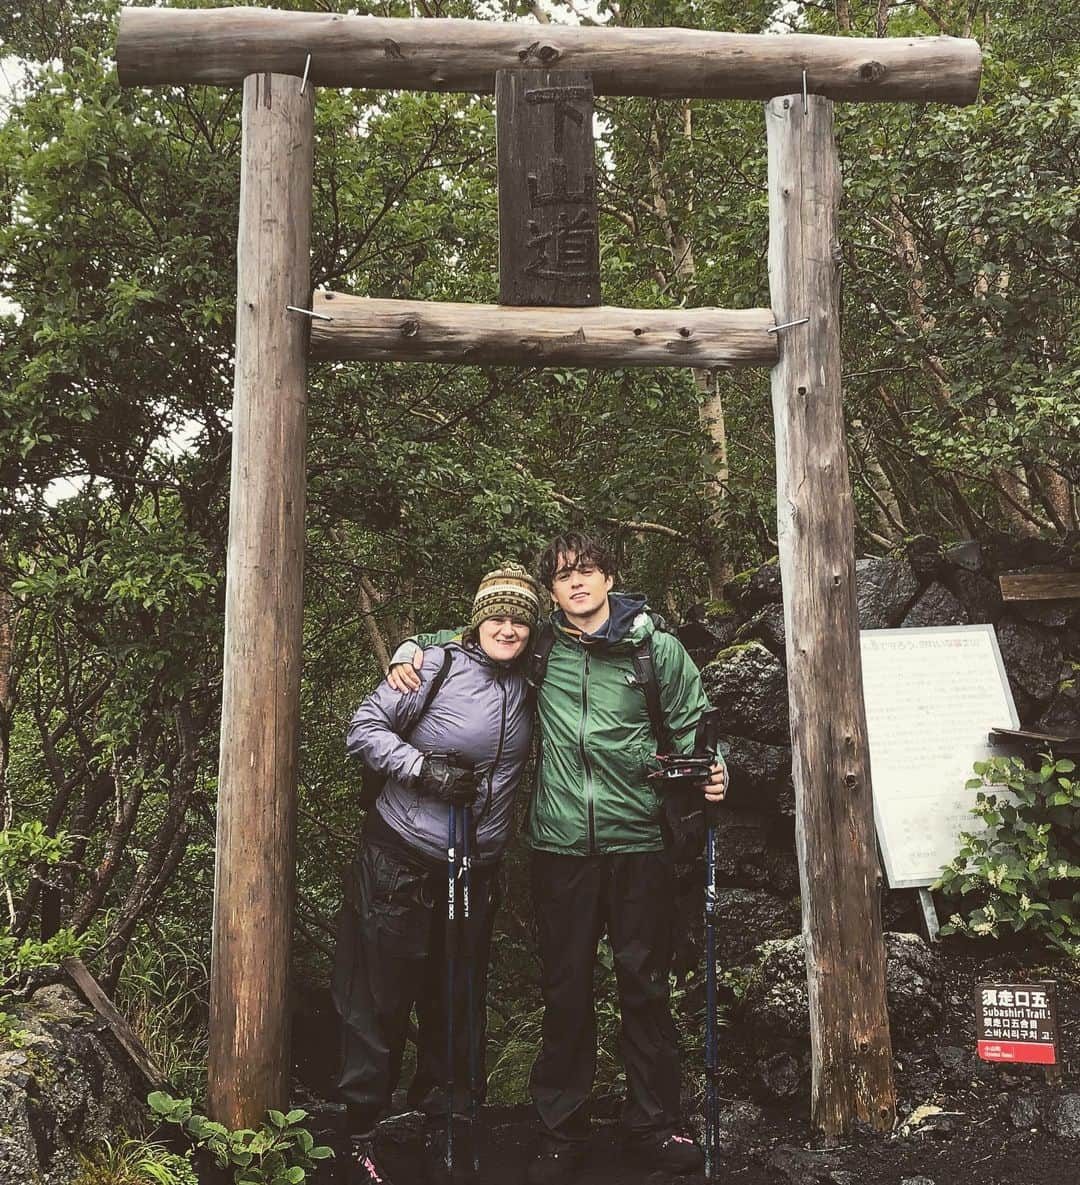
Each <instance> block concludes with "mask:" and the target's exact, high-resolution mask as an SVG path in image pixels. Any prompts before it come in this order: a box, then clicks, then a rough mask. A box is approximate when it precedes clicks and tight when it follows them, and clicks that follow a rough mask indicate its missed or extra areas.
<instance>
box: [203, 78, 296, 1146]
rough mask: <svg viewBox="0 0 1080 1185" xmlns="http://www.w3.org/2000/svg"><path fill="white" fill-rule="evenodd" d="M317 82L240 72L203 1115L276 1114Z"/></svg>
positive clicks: (280, 1093) (291, 820)
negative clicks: (292, 308) (232, 381)
mask: <svg viewBox="0 0 1080 1185" xmlns="http://www.w3.org/2000/svg"><path fill="white" fill-rule="evenodd" d="M313 146H314V88H313V87H312V86H311V85H310V84H309V85H308V86H307V87H306V88H305V93H304V94H301V93H300V81H299V80H298V79H296V78H294V77H292V76H290V75H283V74H258V75H253V76H251V77H248V78H246V79H245V80H244V106H243V148H242V156H241V165H240V229H239V234H238V240H237V292H236V385H235V392H234V402H233V448H232V482H231V487H230V493H229V546H228V560H227V566H226V579H227V584H226V593H225V659H224V680H223V690H222V709H221V756H220V765H219V785H218V819H217V864H216V872H215V892H214V938H213V961H212V970H211V981H210V1051H209V1083H208V1103H209V1109H210V1114H211V1116H213V1118H215V1119H217V1120H218V1121H219V1122H221V1123H224V1124H226V1125H227V1126H228V1127H231V1128H237V1127H257V1126H258V1125H259V1122H260V1121H261V1119H262V1118H263V1115H264V1113H265V1111H266V1109H267V1108H268V1107H277V1108H285V1107H286V1105H287V1102H288V1097H287V1096H288V1071H289V1012H288V985H289V954H290V940H291V931H292V918H293V900H294V884H295V857H294V847H295V831H296V783H297V752H298V736H299V719H298V718H299V706H300V661H301V641H302V613H303V563H304V496H305V475H304V456H305V426H306V425H305V421H306V401H307V390H306V382H307V376H306V353H307V341H308V321H307V319H306V318H304V317H303V316H300V315H297V314H295V313H290V312H287V311H286V307H285V306H286V305H296V306H299V307H302V308H307V307H309V306H308V300H309V298H310V261H309V253H310V240H311V187H312V154H313Z"/></svg>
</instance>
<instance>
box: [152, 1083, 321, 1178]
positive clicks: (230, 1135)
mask: <svg viewBox="0 0 1080 1185" xmlns="http://www.w3.org/2000/svg"><path fill="white" fill-rule="evenodd" d="M146 1101H147V1102H148V1103H149V1105H150V1109H151V1111H153V1112H154V1114H155V1115H156V1116H157V1117H158V1119H159V1120H161V1121H162V1122H164V1123H172V1124H175V1125H176V1126H177V1127H179V1128H181V1129H182V1130H183V1131H184V1132H186V1133H187V1135H188V1136H189V1138H190V1139H191V1140H192V1141H193V1143H194V1144H195V1147H196V1148H205V1149H206V1150H207V1152H209V1153H210V1155H211V1156H212V1157H213V1158H214V1161H215V1163H216V1164H217V1166H218V1168H221V1169H231V1170H232V1174H233V1181H234V1182H235V1185H303V1182H304V1181H306V1180H307V1175H308V1173H309V1172H310V1171H311V1170H312V1169H314V1167H315V1162H316V1161H317V1160H326V1159H327V1157H330V1156H333V1155H334V1153H333V1150H332V1149H331V1148H327V1147H326V1146H325V1145H322V1144H316V1143H315V1140H314V1138H313V1137H312V1135H311V1132H309V1131H308V1130H307V1129H306V1128H303V1127H301V1126H300V1123H301V1121H302V1120H304V1119H306V1118H307V1112H306V1111H301V1110H296V1111H290V1112H289V1113H288V1114H287V1115H285V1114H283V1113H282V1112H281V1111H267V1113H266V1118H265V1119H264V1120H263V1122H262V1125H261V1126H260V1127H259V1128H258V1129H257V1130H256V1129H253V1128H240V1129H239V1130H237V1131H229V1129H228V1128H227V1127H225V1126H224V1124H221V1123H215V1122H214V1121H213V1120H212V1119H207V1117H206V1116H205V1115H197V1114H194V1113H193V1112H192V1107H191V1099H174V1098H173V1097H172V1095H170V1094H166V1093H165V1092H164V1091H160V1090H156V1091H154V1092H153V1094H151V1095H150V1096H149V1098H148V1099H147V1100H146Z"/></svg>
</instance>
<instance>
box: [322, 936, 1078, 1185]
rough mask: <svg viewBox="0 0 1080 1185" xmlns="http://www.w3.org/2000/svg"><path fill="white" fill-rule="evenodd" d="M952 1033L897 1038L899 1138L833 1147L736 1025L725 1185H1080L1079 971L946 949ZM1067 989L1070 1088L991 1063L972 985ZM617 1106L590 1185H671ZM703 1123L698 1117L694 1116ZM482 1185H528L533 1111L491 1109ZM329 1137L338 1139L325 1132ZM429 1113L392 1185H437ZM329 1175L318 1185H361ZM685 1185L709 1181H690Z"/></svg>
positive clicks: (860, 1139)
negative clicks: (764, 1080)
mask: <svg viewBox="0 0 1080 1185" xmlns="http://www.w3.org/2000/svg"><path fill="white" fill-rule="evenodd" d="M940 957H941V960H942V965H943V969H944V979H945V989H944V990H945V1004H946V1007H945V1012H944V1019H943V1021H942V1024H941V1025H940V1026H939V1028H938V1030H937V1031H936V1032H934V1033H933V1034H931V1036H929V1037H921V1038H918V1039H917V1040H914V1041H908V1040H907V1038H906V1035H905V1034H904V1033H903V1032H901V1031H895V1027H894V1033H893V1044H894V1053H895V1057H896V1084H897V1096H898V1116H899V1118H898V1121H897V1127H896V1129H895V1130H894V1131H892V1132H890V1133H887V1134H880V1133H874V1132H869V1131H857V1132H855V1133H854V1134H853V1135H851V1136H849V1137H847V1138H845V1139H843V1141H842V1142H840V1143H839V1144H838V1145H837V1146H835V1147H828V1146H826V1145H825V1143H824V1142H823V1141H822V1140H820V1139H818V1138H816V1137H815V1135H814V1133H813V1132H812V1130H811V1128H810V1123H809V1100H808V1098H807V1097H806V1095H805V1091H803V1092H800V1094H798V1095H797V1096H795V1097H794V1098H792V1099H790V1100H788V1101H785V1102H784V1103H783V1104H780V1103H776V1102H775V1101H773V1102H769V1101H768V1100H766V1099H764V1098H763V1097H761V1095H760V1094H758V1095H757V1096H756V1097H755V1090H754V1088H753V1085H752V1079H753V1077H754V1075H753V1074H752V1073H751V1065H750V1062H749V1061H748V1060H747V1057H748V1055H747V1052H746V1051H745V1050H742V1049H740V1048H739V1045H738V1041H737V1037H736V1033H737V1028H734V1029H731V1030H725V1035H726V1046H727V1053H728V1065H727V1072H726V1073H725V1076H724V1083H725V1086H724V1090H725V1095H726V1097H725V1098H724V1101H723V1103H722V1114H721V1123H722V1126H723V1128H724V1130H725V1133H726V1135H725V1140H724V1147H723V1149H722V1153H721V1162H720V1172H719V1175H718V1180H720V1181H724V1182H732V1183H733V1185H785V1183H786V1182H788V1183H791V1185H931V1183H932V1185H965V1183H967V1182H972V1183H973V1185H974V1183H976V1182H977V1183H978V1185H1029V1183H1032V1185H1033V1183H1039V1185H1078V1183H1080V1072H1078V1071H1080V1059H1078V1058H1077V1050H1078V1049H1080V1007H1078V1005H1080V969H1076V970H1074V969H1073V968H1072V967H1071V966H1070V965H1069V964H1066V963H1061V962H1059V963H1056V964H1049V963H1048V962H1047V959H1046V956H1045V955H1039V954H1031V953H1028V954H1023V953H1020V954H1004V953H1000V952H999V954H998V955H997V956H995V957H994V958H991V959H987V958H985V957H984V956H982V955H980V956H979V957H975V955H974V954H973V953H972V952H971V950H970V949H964V948H958V949H953V950H950V949H949V948H948V947H945V948H944V949H943V950H942V951H941V953H940ZM1041 979H1054V980H1055V981H1056V983H1057V985H1058V986H1057V995H1058V1018H1059V1029H1060V1051H1061V1052H1060V1057H1061V1062H1062V1069H1063V1081H1062V1083H1061V1085H1060V1086H1050V1085H1048V1084H1047V1082H1046V1074H1045V1071H1044V1069H1043V1068H1042V1067H1029V1066H1006V1065H1000V1064H990V1063H986V1062H982V1061H980V1060H979V1058H978V1057H977V1056H976V1054H975V1022H974V1004H973V999H974V986H975V984H976V983H977V982H979V981H982V980H998V981H1009V982H1011V981H1015V982H1027V981H1029V980H1041ZM616 1112H617V1100H610V1099H609V1100H600V1101H599V1102H598V1104H597V1107H596V1115H595V1117H594V1132H593V1137H592V1139H591V1141H590V1145H589V1151H588V1160H587V1163H586V1166H585V1169H584V1171H583V1173H582V1175H581V1176H580V1178H579V1185H616V1183H617V1185H659V1180H660V1179H661V1178H657V1176H656V1175H655V1174H650V1173H649V1172H647V1171H645V1170H644V1169H643V1168H642V1167H641V1166H640V1165H638V1164H636V1163H634V1161H633V1159H632V1158H631V1157H629V1156H627V1155H624V1153H623V1151H622V1148H621V1146H620V1138H619V1130H618V1123H617V1120H616V1118H615V1115H616ZM691 1120H693V1117H691ZM481 1129H482V1131H481V1134H480V1150H481V1151H480V1160H481V1169H480V1173H479V1175H478V1176H475V1177H471V1178H466V1179H469V1180H472V1181H474V1182H475V1185H517V1182H519V1181H521V1180H522V1179H523V1174H524V1167H525V1164H526V1163H527V1161H528V1159H529V1157H530V1156H531V1155H532V1153H533V1151H534V1149H535V1146H536V1137H535V1131H534V1128H533V1124H532V1119H531V1115H530V1113H529V1109H528V1108H527V1107H485V1108H484V1109H483V1112H482V1116H481ZM326 1134H327V1135H329V1132H327V1133H326ZM423 1138H424V1136H423V1123H422V1121H421V1120H420V1118H419V1117H418V1116H412V1117H402V1118H399V1119H396V1120H390V1121H388V1122H387V1123H385V1124H384V1125H383V1127H382V1128H381V1129H380V1136H379V1144H380V1148H381V1151H382V1152H383V1154H384V1158H385V1164H386V1167H387V1169H388V1171H389V1173H390V1179H391V1182H392V1185H429V1183H431V1182H434V1181H435V1180H438V1176H437V1174H434V1175H433V1174H432V1173H431V1172H430V1170H429V1167H428V1166H429V1161H430V1154H429V1153H427V1152H426V1151H425V1149H424V1145H423ZM343 1168H344V1165H343V1164H341V1163H340V1162H339V1164H338V1165H335V1166H332V1167H328V1169H327V1171H326V1172H325V1173H322V1174H320V1177H319V1180H318V1185H349V1183H348V1181H347V1177H346V1176H345V1175H343V1174H342V1172H341V1170H342V1169H343ZM682 1180H683V1181H684V1182H686V1185H698V1183H697V1181H695V1180H694V1179H693V1178H683V1179H682Z"/></svg>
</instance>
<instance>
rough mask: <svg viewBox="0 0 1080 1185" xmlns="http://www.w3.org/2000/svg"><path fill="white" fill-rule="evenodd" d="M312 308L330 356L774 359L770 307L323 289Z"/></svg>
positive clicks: (606, 361) (650, 362)
mask: <svg viewBox="0 0 1080 1185" xmlns="http://www.w3.org/2000/svg"><path fill="white" fill-rule="evenodd" d="M313 308H314V309H315V311H316V312H317V313H318V314H319V317H318V318H317V319H316V320H315V321H314V322H313V323H312V326H311V353H312V357H313V358H318V359H322V360H325V361H336V362H342V361H347V360H352V361H358V360H366V361H372V362H451V363H457V364H459V365H460V364H461V363H468V364H471V365H476V366H481V365H483V366H498V365H507V366H513V365H517V366H594V367H610V366H694V367H700V368H702V369H713V368H715V367H735V366H772V365H773V363H774V362H775V361H776V335H775V334H772V333H770V332H769V330H770V329H771V328H772V325H773V317H772V313H771V312H770V311H769V310H768V309H619V308H613V307H610V306H602V307H600V308H582V309H561V308H558V309H557V308H513V307H512V306H509V305H488V304H451V303H449V302H442V301H425V300H381V299H373V298H371V297H366V296H348V295H344V294H342V293H339V292H316V293H315V297H314V304H313ZM324 317H326V318H329V319H328V320H323V319H322V318H324Z"/></svg>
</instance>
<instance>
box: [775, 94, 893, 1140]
mask: <svg viewBox="0 0 1080 1185" xmlns="http://www.w3.org/2000/svg"><path fill="white" fill-rule="evenodd" d="M765 120H766V124H767V131H768V141H769V285H770V289H771V294H772V303H773V312H774V314H775V315H776V321H777V324H778V325H781V324H791V328H790V329H786V330H781V331H780V333H779V334H778V336H779V337H780V361H779V362H778V363H777V365H776V367H775V368H774V370H773V372H772V396H773V414H774V418H775V421H776V481H777V495H776V501H777V522H778V528H779V534H778V542H779V550H780V573H781V578H782V580H783V587H784V619H785V627H786V635H787V668H788V694H789V697H790V701H791V742H792V773H793V777H794V781H795V802H796V813H795V835H796V845H797V848H798V853H799V877H800V882H801V887H802V909H803V936H804V938H805V941H806V970H807V982H808V985H809V996H810V1038H811V1046H812V1058H813V1084H812V1098H811V1113H812V1119H813V1121H814V1123H815V1125H816V1126H817V1127H818V1128H820V1129H821V1130H822V1131H823V1132H824V1133H825V1134H826V1135H827V1136H837V1135H840V1134H842V1133H844V1132H846V1131H848V1130H849V1129H850V1128H851V1125H852V1124H853V1122H854V1121H855V1120H857V1119H858V1120H861V1121H863V1122H864V1123H869V1124H870V1125H871V1126H873V1127H875V1128H878V1129H880V1130H889V1129H890V1128H891V1127H892V1125H893V1121H894V1118H895V1114H896V1093H895V1088H894V1085H893V1073H892V1052H891V1044H890V1038H889V1017H888V1012H887V1010H886V1004H885V948H884V944H883V940H882V933H881V918H880V913H879V908H878V896H877V856H876V848H875V839H874V819H873V803H872V800H871V793H870V754H869V749H868V746H867V740H866V710H865V707H864V705H863V692H862V667H861V662H860V655H859V621H858V612H857V609H856V603H855V536H854V506H853V501H852V496H851V484H850V481H849V478H848V466H847V448H846V444H845V440H844V414H843V405H842V397H841V396H842V392H841V383H840V277H839V270H840V269H839V243H838V237H837V209H838V206H839V202H840V188H841V186H840V166H839V160H838V155H837V150H836V142H835V139H834V137H833V105H832V103H831V102H830V101H829V100H828V99H823V98H821V97H819V96H817V95H810V96H809V97H808V99H807V100H806V107H805V109H804V100H803V96H802V94H796V95H789V96H788V97H786V98H778V99H773V101H772V102H771V103H769V104H767V106H766V108H765ZM804 319H805V321H804ZM796 322H801V323H799V324H795V323H796Z"/></svg>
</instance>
